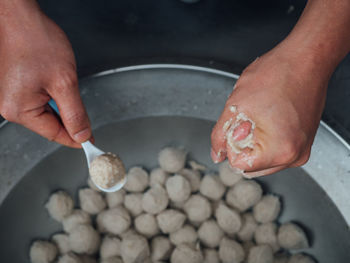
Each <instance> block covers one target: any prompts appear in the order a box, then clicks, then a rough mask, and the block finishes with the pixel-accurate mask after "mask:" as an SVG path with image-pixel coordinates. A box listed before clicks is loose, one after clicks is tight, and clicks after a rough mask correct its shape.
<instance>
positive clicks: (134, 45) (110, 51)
mask: <svg viewBox="0 0 350 263" xmlns="http://www.w3.org/2000/svg"><path fill="white" fill-rule="evenodd" d="M39 3H40V6H41V7H42V9H43V10H44V12H45V13H46V14H47V15H48V16H49V17H51V18H52V19H53V20H54V21H56V22H57V23H58V24H59V25H60V26H61V27H62V28H63V30H64V31H65V32H66V33H67V35H68V37H69V39H70V40H71V42H72V45H73V49H74V51H75V55H76V59H77V64H78V74H79V76H80V77H84V76H87V75H90V74H92V73H96V72H99V71H102V70H106V69H111V68H116V67H120V66H127V65H135V64H144V63H184V64H194V65H200V66H207V67H212V68H217V69H222V70H227V71H231V72H234V73H240V72H241V71H242V70H243V69H244V67H245V66H247V65H248V64H249V63H250V62H251V61H252V60H253V59H254V58H256V57H257V56H260V55H262V54H263V53H265V52H266V51H268V50H270V49H271V48H273V47H274V46H275V45H276V44H277V43H279V42H280V41H281V40H282V39H283V38H284V37H285V36H286V35H287V34H288V33H289V32H290V30H291V29H292V28H293V26H294V25H295V23H296V21H297V19H298V17H299V16H300V14H301V12H302V10H303V8H304V6H305V3H306V1H301V0H300V1H298V0H274V1H273V0H271V1H269V0H265V1H261V0H260V1H256V0H240V1H239V0H201V1H199V2H198V3H194V4H185V3H183V2H181V1H180V0H124V1H122V0H113V1H107V0H106V1H96V0H94V1H92V0H84V1H82V0H61V1H48V0H41V1H39ZM348 86H350V57H349V56H348V57H347V58H346V59H345V60H344V61H343V62H342V63H341V64H340V65H339V67H338V69H337V70H336V72H335V73H334V75H333V77H332V79H331V81H330V87H329V90H328V98H327V104H326V109H325V113H324V114H323V117H322V118H323V120H324V121H326V122H327V123H328V124H329V125H330V126H331V127H333V128H334V129H335V130H336V131H337V132H338V133H340V134H341V135H342V136H343V137H345V138H346V139H347V140H348V142H350V117H349V116H348V112H349V110H350V106H349V98H350V89H349V88H348Z"/></svg>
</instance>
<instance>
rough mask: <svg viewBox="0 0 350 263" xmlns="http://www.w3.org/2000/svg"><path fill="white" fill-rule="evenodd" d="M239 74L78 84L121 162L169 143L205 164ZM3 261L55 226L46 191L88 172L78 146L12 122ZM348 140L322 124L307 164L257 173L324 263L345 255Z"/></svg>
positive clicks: (18, 257)
mask: <svg viewBox="0 0 350 263" xmlns="http://www.w3.org/2000/svg"><path fill="white" fill-rule="evenodd" d="M237 78H238V75H235V74H231V73H228V72H223V71H217V70H212V69H208V68H201V67H194V66H185V65H164V64H163V65H143V66H134V67H128V68H119V69H116V70H111V71H107V72H103V73H100V74H97V75H94V76H92V77H89V78H86V79H84V80H82V81H81V83H80V86H81V94H82V98H83V100H84V103H85V105H86V107H87V109H88V114H89V116H90V118H91V121H92V124H93V129H94V134H95V138H96V144H97V145H98V147H100V148H102V149H104V150H106V151H112V152H117V153H118V154H120V155H121V157H122V159H123V160H124V161H125V164H126V166H127V167H130V166H131V165H143V166H145V167H146V168H149V169H150V168H153V167H155V166H156V165H157V164H156V156H157V153H158V151H159V150H160V149H161V148H162V147H163V146H165V145H181V146H184V147H186V148H187V149H188V150H189V151H190V156H191V157H192V158H195V159H197V160H198V161H200V162H202V163H205V164H206V165H207V166H208V167H210V168H211V169H217V167H216V166H215V165H214V164H213V163H212V162H211V161H210V157H209V154H208V153H209V149H210V141H209V135H210V131H211V128H212V126H213V125H214V122H215V120H216V119H217V118H218V116H219V115H220V112H221V110H222V107H223V105H224V103H225V100H226V98H227V96H228V94H229V93H230V92H231V91H232V87H233V85H234V83H235V81H236V80H237ZM0 141H1V143H0V169H1V170H0V172H1V174H0V204H1V206H0V225H1V226H2V233H1V235H0V258H1V262H16V263H21V262H28V249H29V246H30V242H31V241H32V239H34V238H49V236H50V235H51V234H53V233H54V232H57V231H60V229H61V227H60V225H59V224H58V223H56V222H54V221H53V220H52V219H50V218H49V216H48V214H47V213H46V211H45V209H44V207H43V206H44V204H45V202H46V201H47V199H48V197H49V194H50V193H51V192H52V191H54V190H58V189H66V190H67V191H68V192H69V193H71V194H72V195H74V196H75V198H76V197H77V196H76V192H77V189H78V188H79V187H82V186H84V185H85V184H86V179H87V175H88V170H87V167H86V163H85V159H84V155H83V152H82V151H81V150H74V149H68V148H65V147H60V146H58V145H56V144H54V143H51V142H47V141H46V140H45V139H43V138H41V137H39V136H38V135H35V134H33V133H31V132H29V131H27V130H26V129H24V128H22V127H20V126H18V125H16V124H12V123H11V124H10V123H8V124H6V125H4V126H3V127H2V128H1V129H0ZM349 159H350V147H349V145H347V144H346V143H345V142H344V141H343V140H342V139H341V138H340V137H339V136H338V135H337V134H336V133H335V132H334V131H332V130H331V129H330V128H329V127H328V126H327V125H325V124H324V123H321V124H320V127H319V130H318V132H317V135H316V139H315V143H314V145H313V148H312V154H311V158H310V161H309V162H308V163H307V164H306V165H305V166H303V167H302V168H293V169H287V170H284V171H282V172H279V173H277V174H274V175H271V176H267V177H264V178H261V179H259V181H260V182H261V183H262V185H263V187H264V190H265V191H271V192H273V193H276V194H278V195H280V196H281V197H282V200H283V207H284V208H283V213H282V214H281V216H280V222H286V221H289V220H292V221H296V222H298V223H301V224H302V225H303V226H305V228H306V230H307V232H308V234H309V237H310V239H311V245H312V246H311V248H310V249H308V250H306V252H307V253H310V254H312V255H314V256H315V257H316V258H317V259H318V260H319V262H320V263H322V262H336V263H342V262H344V263H345V262H348V259H349V258H350V231H349V225H350V205H349V200H350V191H349V190H348V189H350V175H349V173H350V160H349Z"/></svg>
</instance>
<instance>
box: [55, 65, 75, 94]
mask: <svg viewBox="0 0 350 263" xmlns="http://www.w3.org/2000/svg"><path fill="white" fill-rule="evenodd" d="M52 86H53V89H54V90H57V91H61V92H66V91H69V90H70V89H72V88H75V87H77V86H78V78H77V76H76V74H75V72H72V71H70V70H64V71H59V72H58V73H57V74H56V77H55V78H54V79H53V84H52Z"/></svg>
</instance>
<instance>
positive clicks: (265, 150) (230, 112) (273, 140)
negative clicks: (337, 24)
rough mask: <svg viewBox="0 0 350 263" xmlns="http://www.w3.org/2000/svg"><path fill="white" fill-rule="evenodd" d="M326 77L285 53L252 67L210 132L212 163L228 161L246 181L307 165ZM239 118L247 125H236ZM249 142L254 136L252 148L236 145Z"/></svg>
mask: <svg viewBox="0 0 350 263" xmlns="http://www.w3.org/2000/svg"><path fill="white" fill-rule="evenodd" d="M324 72H325V71H323V70H318V67H317V65H315V64H314V62H313V61H312V60H311V59H310V60H308V59H307V58H296V57H293V55H291V52H290V51H286V49H284V48H283V47H282V48H280V47H277V48H275V49H273V50H272V51H270V52H269V53H267V54H265V55H264V56H262V57H260V58H259V59H257V60H255V61H254V62H253V63H252V64H250V65H249V66H248V67H247V68H246V69H245V70H244V72H243V73H242V75H241V77H240V78H239V80H238V81H237V83H236V86H235V89H234V91H233V92H232V94H231V95H230V97H229V98H228V100H227V102H226V105H225V108H224V110H223V112H222V114H221V116H220V118H219V120H218V122H217V124H216V125H215V127H214V129H213V131H212V134H211V141H212V152H211V155H212V159H213V161H214V162H221V161H223V160H224V159H225V158H226V157H227V158H228V160H229V162H230V164H231V166H233V167H236V168H239V169H241V170H244V171H245V174H246V175H247V176H248V177H255V176H260V175H266V174H270V173H274V172H277V171H279V170H282V169H284V168H287V167H295V166H301V165H303V164H304V163H306V162H307V160H308V158H309V156H310V150H311V146H312V143H313V140H314V136H315V133H316V130H317V128H318V125H319V121H320V118H321V114H322V111H323V107H324V103H325V98H326V88H327V83H328V79H329V76H330V73H329V74H323V73H324ZM232 106H235V107H236V109H237V111H236V112H235V111H234V108H232ZM239 113H241V114H240V115H239ZM242 113H244V114H245V115H246V116H247V117H248V119H244V118H243V119H241V120H238V122H235V121H236V120H237V116H239V117H241V116H242ZM239 117H238V119H239ZM253 123H255V127H254V126H253ZM236 126H237V127H236ZM249 134H252V135H249ZM247 136H252V140H251V145H250V147H251V148H250V147H244V145H243V147H240V146H239V145H237V144H239V143H240V142H244V141H245V140H247V139H245V138H247ZM248 142H249V138H248ZM245 145H248V144H246V143H245ZM241 146H242V145H241Z"/></svg>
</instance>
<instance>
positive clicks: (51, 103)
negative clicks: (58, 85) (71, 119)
mask: <svg viewBox="0 0 350 263" xmlns="http://www.w3.org/2000/svg"><path fill="white" fill-rule="evenodd" d="M48 104H49V105H50V107H51V108H52V109H53V110H54V111H55V112H56V113H57V114H58V115H60V111H59V110H58V107H57V104H56V102H55V101H54V100H53V99H51V100H49V102H48Z"/></svg>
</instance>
